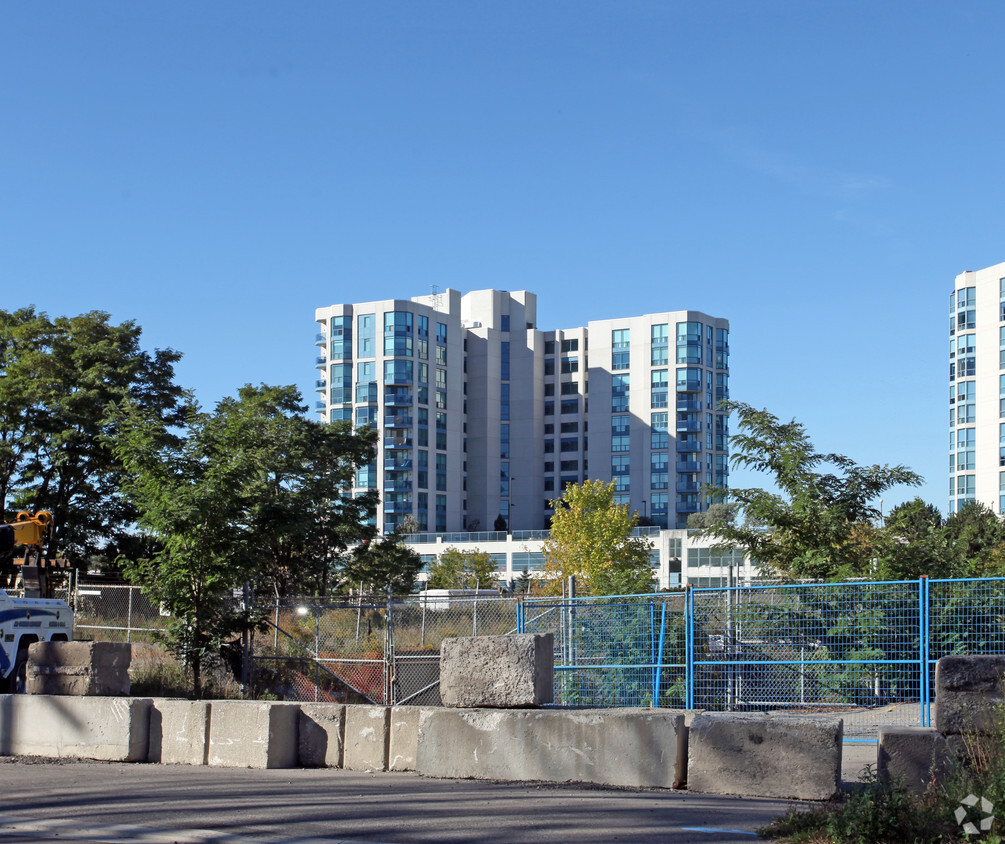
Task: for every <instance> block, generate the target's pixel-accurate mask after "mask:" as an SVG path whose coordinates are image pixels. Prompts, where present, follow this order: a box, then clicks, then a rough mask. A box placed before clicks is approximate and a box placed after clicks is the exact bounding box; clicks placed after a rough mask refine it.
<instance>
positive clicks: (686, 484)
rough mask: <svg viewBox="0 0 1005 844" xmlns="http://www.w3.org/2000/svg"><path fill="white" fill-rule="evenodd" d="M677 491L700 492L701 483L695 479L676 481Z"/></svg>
mask: <svg viewBox="0 0 1005 844" xmlns="http://www.w3.org/2000/svg"><path fill="white" fill-rule="evenodd" d="M677 492H701V484H699V483H696V482H695V481H677Z"/></svg>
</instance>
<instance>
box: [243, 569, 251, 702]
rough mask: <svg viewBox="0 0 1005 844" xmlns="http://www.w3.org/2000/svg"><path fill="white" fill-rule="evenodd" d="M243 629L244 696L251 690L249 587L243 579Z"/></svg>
mask: <svg viewBox="0 0 1005 844" xmlns="http://www.w3.org/2000/svg"><path fill="white" fill-rule="evenodd" d="M244 618H245V624H244V630H242V631H241V650H242V651H243V653H242V654H241V685H242V686H244V696H245V697H248V696H249V694H250V691H251V627H250V625H249V624H248V621H249V620H250V619H251V589H250V587H249V586H248V581H247V580H246V581H244Z"/></svg>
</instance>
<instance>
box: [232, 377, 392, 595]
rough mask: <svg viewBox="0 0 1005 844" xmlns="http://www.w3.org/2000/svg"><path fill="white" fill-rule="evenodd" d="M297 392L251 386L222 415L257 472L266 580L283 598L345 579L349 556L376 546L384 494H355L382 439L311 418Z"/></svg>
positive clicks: (254, 512)
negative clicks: (363, 546)
mask: <svg viewBox="0 0 1005 844" xmlns="http://www.w3.org/2000/svg"><path fill="white" fill-rule="evenodd" d="M305 411H306V407H304V406H303V405H302V404H301V399H300V394H299V392H298V391H297V390H296V388H294V387H271V386H264V385H263V386H259V387H253V386H250V385H249V386H245V387H243V388H242V389H241V390H240V391H239V393H238V396H237V398H227V399H224V400H223V401H222V402H220V404H219V405H218V406H217V409H216V416H217V417H218V418H219V420H220V422H221V424H222V425H223V426H224V430H225V433H226V437H227V438H228V440H229V441H230V442H231V443H233V447H234V448H235V449H240V450H242V453H245V454H246V455H248V458H249V460H250V462H251V464H252V465H253V466H254V467H255V469H254V471H252V472H251V473H250V474H249V476H248V477H247V478H246V479H245V485H246V489H247V495H248V500H249V506H250V508H251V509H250V514H249V526H248V527H249V535H250V537H251V539H252V542H253V543H254V548H255V553H256V555H257V556H258V559H259V562H260V572H259V580H260V582H261V584H262V585H263V586H266V587H267V588H269V590H270V591H273V592H274V593H275V594H276V595H277V596H282V595H285V594H286V593H287V592H289V591H291V590H293V591H296V592H298V593H301V594H302V593H304V592H309V593H311V594H314V595H324V594H327V593H328V592H329V591H332V590H334V589H336V588H337V587H338V585H339V582H340V580H341V579H343V578H342V573H341V569H342V568H343V567H344V566H345V564H346V562H347V560H346V551H347V549H348V548H349V547H350V546H352V545H356V544H358V543H360V542H362V541H364V540H370V539H372V538H373V536H374V535H375V534H376V529H375V528H374V527H372V526H371V525H370V524H369V523H370V521H371V520H372V516H373V514H374V511H375V508H376V506H377V492H376V491H372V492H367V493H364V494H362V495H358V496H354V495H353V494H352V488H353V481H354V476H355V473H356V470H357V468H359V467H360V466H363V465H366V464H367V463H369V462H370V461H371V460H373V457H374V447H375V444H376V437H377V435H376V433H375V432H374V430H373V429H372V428H369V427H367V428H364V429H362V430H360V431H358V432H354V431H353V430H352V426H351V424H350V423H349V422H335V423H332V424H330V425H329V424H321V423H319V422H315V421H313V420H309V419H306V418H305V417H304V415H303V414H304V413H305Z"/></svg>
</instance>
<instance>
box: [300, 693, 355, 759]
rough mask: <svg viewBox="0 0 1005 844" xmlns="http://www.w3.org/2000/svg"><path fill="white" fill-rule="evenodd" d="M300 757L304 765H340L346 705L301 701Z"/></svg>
mask: <svg viewBox="0 0 1005 844" xmlns="http://www.w3.org/2000/svg"><path fill="white" fill-rule="evenodd" d="M299 724H300V725H299V738H298V748H299V758H300V764H301V765H303V766H304V767H305V768H341V767H342V747H343V741H344V735H345V707H344V706H342V704H339V703H301V704H300V722H299Z"/></svg>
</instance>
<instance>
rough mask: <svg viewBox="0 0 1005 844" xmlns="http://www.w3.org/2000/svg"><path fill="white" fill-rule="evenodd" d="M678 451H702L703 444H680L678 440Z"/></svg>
mask: <svg viewBox="0 0 1005 844" xmlns="http://www.w3.org/2000/svg"><path fill="white" fill-rule="evenodd" d="M677 451H701V443H698V442H686V443H682V442H680V440H678V441H677Z"/></svg>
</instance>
